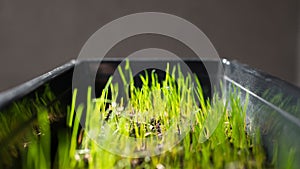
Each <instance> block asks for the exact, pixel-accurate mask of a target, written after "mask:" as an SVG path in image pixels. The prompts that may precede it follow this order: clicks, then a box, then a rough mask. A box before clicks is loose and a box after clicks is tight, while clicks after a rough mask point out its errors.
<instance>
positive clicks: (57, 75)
mask: <svg viewBox="0 0 300 169" xmlns="http://www.w3.org/2000/svg"><path fill="white" fill-rule="evenodd" d="M222 61H223V63H222V64H223V68H224V75H222V77H221V78H222V79H223V80H224V82H223V83H224V85H223V89H222V91H223V92H224V91H225V92H226V91H229V90H232V89H233V88H238V89H240V91H241V92H242V98H244V97H245V94H246V93H248V94H249V105H248V112H247V122H248V123H249V127H250V128H251V127H260V129H261V134H262V140H263V144H264V147H265V149H266V151H267V156H268V160H271V159H272V158H273V152H274V150H275V147H276V146H278V147H277V148H278V156H277V157H276V158H277V160H278V162H279V163H278V164H279V166H278V167H279V168H281V167H280V166H281V165H282V166H284V164H285V163H287V157H288V154H289V153H290V151H291V150H292V151H294V156H295V157H294V159H295V160H294V163H293V168H300V160H297V159H300V101H299V99H300V89H299V88H297V87H295V86H293V85H290V84H288V83H286V82H284V81H282V80H280V79H278V78H276V77H273V76H270V75H268V74H265V73H263V72H260V71H257V70H255V69H253V68H251V67H249V66H247V65H243V64H240V63H238V62H236V61H228V60H225V59H223V60H222ZM120 62H121V60H120V59H106V60H104V61H102V62H101V64H100V66H99V67H98V65H99V62H98V61H91V60H90V61H78V62H77V61H71V62H69V63H67V64H65V65H63V66H60V67H58V68H56V69H54V70H53V71H51V72H49V73H46V74H44V75H42V76H40V77H37V78H35V79H33V80H31V81H29V82H26V83H24V84H22V85H20V86H17V87H15V88H13V89H11V90H8V91H6V92H3V93H0V112H1V111H3V110H5V109H6V108H7V107H8V106H9V105H11V104H12V103H13V102H15V101H17V100H20V99H22V98H30V97H34V94H35V93H40V92H42V91H43V89H44V87H45V85H46V84H49V85H50V87H51V89H52V91H53V92H54V93H55V95H56V96H57V101H59V102H61V103H62V105H63V106H62V109H63V110H66V106H67V105H70V103H71V97H72V76H73V70H74V66H75V65H77V66H80V67H82V68H83V69H84V70H86V71H85V72H84V74H85V77H86V78H87V79H89V78H92V77H89V75H90V74H91V73H95V72H96V73H97V74H96V78H95V86H96V87H97V88H96V91H95V93H96V96H97V95H98V94H99V93H100V92H101V89H102V88H103V87H104V85H105V83H106V81H107V80H108V78H109V76H110V75H112V74H113V72H114V71H115V69H116V68H117V66H118V65H119V63H120ZM142 62H148V63H149V62H153V63H152V64H155V62H157V61H150V60H149V61H137V63H131V64H142ZM203 62H205V65H208V64H209V65H210V66H212V67H215V68H216V71H215V72H214V76H215V77H211V79H209V78H208V75H207V72H206V69H205V67H204V65H203V63H202V62H201V61H199V60H191V59H190V60H185V63H186V64H187V65H188V66H189V67H190V69H191V70H192V71H193V72H194V73H195V74H197V76H198V77H199V79H200V81H201V83H202V85H203V88H204V94H205V96H206V97H211V94H212V92H211V85H210V83H209V80H215V81H216V80H218V78H219V77H218V76H219V75H218V72H219V71H218V65H217V64H216V62H215V61H210V60H205V61H203ZM162 76H163V75H162ZM90 80H91V79H90ZM92 80H93V79H92ZM49 104H50V103H49ZM24 124H26V123H25V122H24ZM21 126H22V125H21ZM23 127H25V126H23ZM58 127H63V126H58ZM55 130H57V129H55ZM16 133H17V132H16ZM54 133H55V132H54ZM12 137H13V136H12ZM8 141H9V140H7V139H1V140H0V146H5V145H6V144H7V142H8ZM54 142H55V141H54Z"/></svg>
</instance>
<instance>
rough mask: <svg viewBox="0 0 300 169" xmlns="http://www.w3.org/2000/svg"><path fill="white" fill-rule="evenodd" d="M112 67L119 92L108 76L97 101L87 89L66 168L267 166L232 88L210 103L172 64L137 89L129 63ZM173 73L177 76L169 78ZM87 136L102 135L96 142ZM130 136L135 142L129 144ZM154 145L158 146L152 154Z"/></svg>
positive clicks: (80, 108)
mask: <svg viewBox="0 0 300 169" xmlns="http://www.w3.org/2000/svg"><path fill="white" fill-rule="evenodd" d="M119 72H120V74H121V77H122V81H123V86H125V97H121V98H120V97H118V94H119V87H120V85H118V84H112V83H111V79H110V80H109V83H108V84H107V85H106V87H105V88H104V90H103V91H102V94H101V96H100V97H99V98H97V99H92V98H90V94H88V98H87V106H86V111H88V112H87V113H86V114H89V115H90V116H87V118H86V123H85V125H86V126H85V131H84V132H82V131H81V132H80V133H77V132H76V131H77V128H76V125H78V123H76V121H75V124H74V125H75V127H74V129H73V133H72V138H73V139H72V140H74V139H75V138H77V136H78V135H80V136H81V138H80V140H82V141H81V142H79V144H77V145H75V144H71V145H70V154H69V156H68V158H67V159H63V160H62V161H65V160H67V161H68V160H69V161H70V163H67V164H71V165H68V166H66V167H67V168H265V167H267V165H268V164H266V162H265V159H266V156H265V153H264V150H263V148H262V145H261V141H260V134H259V132H258V130H257V132H256V133H255V134H253V135H250V134H248V133H247V131H246V130H247V126H246V121H245V120H246V107H247V105H246V104H247V101H246V102H245V103H244V104H242V103H241V100H240V96H239V92H238V91H234V92H232V93H230V100H227V101H225V102H224V99H223V98H222V96H217V95H215V96H214V97H213V99H212V100H211V101H209V100H205V99H204V96H203V92H202V88H201V84H200V82H199V81H198V80H197V79H196V84H193V83H192V78H193V77H192V75H188V76H186V77H184V76H183V75H182V73H181V72H180V68H179V67H174V68H173V69H172V71H170V70H169V67H167V69H166V78H165V79H164V80H163V81H162V82H159V79H158V77H157V74H156V73H155V72H151V74H147V73H146V74H145V76H141V77H140V78H141V81H142V82H143V85H142V87H141V88H137V87H134V82H133V78H132V76H131V75H130V74H131V71H130V67H129V66H127V68H126V67H125V69H124V70H122V69H121V68H119ZM126 73H129V75H130V76H127V77H130V78H129V79H126V78H125V77H126V76H125V75H124V74H126ZM175 76H177V77H178V78H177V79H174V78H172V77H175ZM149 84H150V85H149ZM126 88H128V89H129V90H126ZM121 90H123V88H121ZM90 92H91V90H90V89H89V90H88V93H90ZM74 93H76V92H74ZM110 94H111V97H109V95H110ZM125 100H127V101H125ZM125 102H126V103H125ZM72 107H74V105H72ZM82 111H83V105H81V106H79V107H78V109H77V111H76V116H78V118H80V117H79V116H80V115H81V113H82ZM72 113H74V112H71V114H70V115H69V116H70V117H71V116H73V115H72ZM75 119H76V118H75ZM215 122H217V125H215ZM99 125H100V126H99ZM74 131H75V133H74ZM170 131H171V132H170ZM82 133H83V134H82ZM88 133H100V134H99V135H101V134H102V135H104V136H103V137H99V139H101V140H98V139H97V138H98V137H93V136H92V137H89V136H88ZM166 133H167V134H166ZM130 140H134V141H135V142H134V143H135V144H134V145H131V144H129V143H128V142H130ZM175 141H178V142H177V144H176V145H175V146H174V147H172V146H170V143H172V144H173V143H175ZM99 144H100V147H99ZM117 144H118V145H117ZM103 145H104V147H103ZM168 146H170V147H168ZM114 147H116V148H117V149H114ZM166 147H167V148H166ZM76 149H77V151H76ZM128 149H129V150H128ZM159 149H160V150H163V149H164V150H165V151H162V152H161V153H158V154H155V152H156V151H157V150H159ZM71 150H72V151H71ZM73 150H74V151H73ZM126 152H130V153H132V154H130V155H131V157H130V155H128V154H126ZM139 152H150V154H148V155H147V154H143V153H140V154H139ZM120 154H121V155H120ZM124 154H125V156H126V157H124V156H122V155H124ZM134 154H139V155H140V156H139V158H138V157H135V155H134ZM128 156H129V157H128ZM59 159H60V158H59Z"/></svg>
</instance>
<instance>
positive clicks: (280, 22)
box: [0, 0, 300, 91]
mask: <svg viewBox="0 0 300 169" xmlns="http://www.w3.org/2000/svg"><path fill="white" fill-rule="evenodd" d="M298 7H300V6H299V4H298V0H284V1H283V0H264V1H262V0H251V1H240V0H231V1H220V0H209V1H206V0H185V1H181V0H164V1H161V0H151V1H141V0H134V1H124V0H112V1H74V0H66V1H61V0H51V1H41V0H36V1H32V0H26V1H13V0H0V91H3V90H5V89H8V88H10V87H13V86H15V85H18V84H21V83H22V82H24V81H27V80H30V79H32V78H34V77H36V76H38V75H41V74H43V73H45V72H47V71H49V70H51V69H53V68H55V67H57V66H59V65H61V64H63V63H65V62H68V61H69V60H70V59H75V58H76V57H77V55H78V53H79V51H80V49H81V47H82V46H83V44H84V43H85V41H86V40H87V39H88V38H89V37H90V36H91V35H92V34H93V33H94V32H95V31H96V30H98V29H99V28H100V27H101V26H103V25H104V24H106V23H108V22H110V21H112V20H114V19H117V18H119V17H121V16H124V15H127V14H131V13H136V12H145V11H157V12H165V13H170V14H174V15H177V16H180V17H182V18H185V19H187V20H189V21H190V22H192V23H194V24H195V25H197V26H198V27H199V28H200V29H201V30H202V31H203V32H204V33H205V34H206V35H207V36H208V38H209V39H210V40H211V41H212V43H213V44H214V46H215V48H216V49H217V51H218V53H219V55H220V56H221V57H225V58H228V59H236V60H238V61H240V62H242V63H246V64H248V65H251V66H253V67H255V68H258V69H261V70H263V71H265V72H268V73H270V74H272V75H275V76H277V77H280V78H282V79H284V80H287V81H289V82H291V83H293V84H296V85H299V86H300V74H298V73H299V71H300V69H299V67H300V66H299V65H300V59H297V58H300V54H299V53H300V52H299V51H300V50H298V49H299V47H300V46H299V44H298V43H297V39H300V36H299V35H298V32H299V26H300V24H299V22H298V21H299V16H300V12H299V9H300V8H298ZM158 39H159V37H157V36H151V37H147V36H144V37H140V38H138V37H134V38H132V39H129V40H127V43H123V45H121V44H119V45H117V46H116V47H115V48H114V50H112V51H111V52H110V53H109V54H108V55H109V56H124V55H126V54H127V55H128V54H129V53H131V52H132V51H133V50H135V49H138V48H143V47H147V46H143V45H141V44H142V43H140V42H145V41H146V42H147V43H151V42H154V44H155V45H156V46H158V47H161V48H167V49H168V50H172V49H175V50H178V51H179V53H180V51H185V50H184V47H179V46H180V45H179V46H178V44H177V43H176V42H171V43H165V42H167V40H158ZM128 42H130V43H128ZM155 45H154V46H155ZM297 47H298V49H297ZM181 49H182V50H181ZM181 53H182V54H185V52H181Z"/></svg>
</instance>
